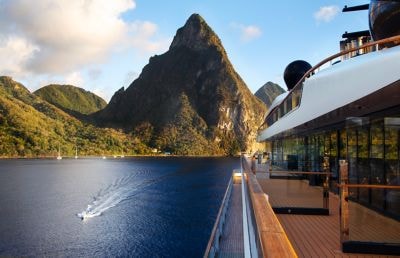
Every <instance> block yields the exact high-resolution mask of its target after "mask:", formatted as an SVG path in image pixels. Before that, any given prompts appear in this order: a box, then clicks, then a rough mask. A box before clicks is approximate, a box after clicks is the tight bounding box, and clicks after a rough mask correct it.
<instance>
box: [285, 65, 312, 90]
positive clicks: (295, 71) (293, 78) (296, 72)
mask: <svg viewBox="0 0 400 258" xmlns="http://www.w3.org/2000/svg"><path fill="white" fill-rule="evenodd" d="M310 69H311V65H310V64H309V63H307V62H306V61H303V60H296V61H293V62H291V63H290V64H289V65H288V66H286V69H285V72H284V74H283V79H284V80H285V83H286V86H287V88H288V90H291V89H293V87H294V86H295V85H296V84H297V82H298V81H299V80H300V79H301V78H302V77H303V76H304V74H306V72H307V71H308V70H310Z"/></svg>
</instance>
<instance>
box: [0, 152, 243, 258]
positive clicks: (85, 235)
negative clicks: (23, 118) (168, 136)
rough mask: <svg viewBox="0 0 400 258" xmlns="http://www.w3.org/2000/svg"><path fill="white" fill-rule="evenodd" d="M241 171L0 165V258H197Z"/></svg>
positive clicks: (135, 162)
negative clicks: (231, 179)
mask: <svg viewBox="0 0 400 258" xmlns="http://www.w3.org/2000/svg"><path fill="white" fill-rule="evenodd" d="M238 167H239V159H233V158H125V159H107V160H101V159H78V160H73V159H71V160H68V159H63V160H61V161H57V160H0V256H51V257H54V256H69V257H77V256H84V257H98V256H113V257H115V256H134V257H201V256H202V255H203V252H204V250H205V247H206V245H207V242H208V238H209V235H210V233H211V229H212V226H213V224H214V220H215V218H216V215H217V213H218V208H219V205H220V202H221V200H222V198H223V195H224V192H225V189H226V186H227V183H228V181H229V177H230V175H231V172H232V170H233V169H234V168H238ZM83 215H84V216H85V217H86V218H85V219H84V220H81V218H80V217H82V216H83Z"/></svg>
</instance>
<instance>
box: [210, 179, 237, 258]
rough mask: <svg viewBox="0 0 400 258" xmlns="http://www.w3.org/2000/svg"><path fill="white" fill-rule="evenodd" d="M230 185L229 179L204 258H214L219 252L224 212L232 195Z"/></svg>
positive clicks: (231, 180) (231, 182)
mask: <svg viewBox="0 0 400 258" xmlns="http://www.w3.org/2000/svg"><path fill="white" fill-rule="evenodd" d="M232 185H233V179H232V177H231V179H230V180H229V183H228V187H227V188H226V191H225V195H224V198H223V199H222V203H221V206H220V208H219V211H218V215H217V219H216V220H215V223H214V227H213V229H212V231H211V236H210V239H209V241H208V244H207V248H206V251H205V253H204V256H203V257H204V258H214V257H215V256H216V255H217V253H218V251H219V241H220V238H221V235H222V230H223V227H224V224H225V219H226V212H227V209H228V204H229V200H230V198H231V193H232Z"/></svg>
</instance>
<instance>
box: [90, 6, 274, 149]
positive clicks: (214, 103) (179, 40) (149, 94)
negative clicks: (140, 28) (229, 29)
mask: <svg viewBox="0 0 400 258" xmlns="http://www.w3.org/2000/svg"><path fill="white" fill-rule="evenodd" d="M265 111H266V108H265V105H263V103H262V102H261V101H260V100H259V99H257V98H256V97H255V96H254V95H253V94H252V93H251V92H250V90H249V89H248V88H247V86H246V84H245V83H244V82H243V80H242V79H241V78H240V76H239V75H238V74H237V73H236V72H235V70H234V68H233V66H232V64H231V63H230V61H229V59H228V56H227V54H226V52H225V50H224V48H223V46H222V43H221V41H220V39H219V38H218V36H217V35H216V34H215V33H214V32H213V30H212V29H211V28H210V27H209V26H208V25H207V23H206V22H205V21H204V19H203V18H202V17H201V16H200V15H198V14H193V15H191V16H190V18H189V19H188V20H187V22H186V24H185V25H184V26H183V27H182V28H180V29H178V31H177V33H176V35H175V37H174V39H173V41H172V43H171V45H170V47H169V50H168V51H167V52H166V53H164V54H162V55H156V56H153V57H151V58H150V60H149V63H148V64H147V65H146V66H145V67H144V68H143V70H142V73H141V74H140V76H139V78H138V79H136V80H135V81H133V82H132V83H131V85H130V86H129V87H128V88H127V89H124V88H121V89H120V90H119V91H117V92H116V93H115V94H114V96H113V97H112V98H111V100H110V103H109V104H108V105H107V107H106V108H104V109H103V110H101V111H98V112H97V113H95V114H93V116H92V118H94V119H95V120H96V121H97V123H99V124H100V125H102V126H112V127H118V128H124V129H125V130H127V131H132V132H133V134H134V135H138V136H139V137H140V138H141V139H142V140H143V141H144V142H147V143H148V144H149V145H150V146H153V147H156V148H159V149H161V150H165V151H170V152H173V153H175V154H233V153H237V152H238V151H240V150H251V149H253V150H254V148H255V145H254V144H255V137H256V130H257V128H258V126H259V125H260V124H261V123H262V120H263V118H264V114H265ZM138 128H140V129H138Z"/></svg>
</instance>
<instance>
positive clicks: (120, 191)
mask: <svg viewBox="0 0 400 258" xmlns="http://www.w3.org/2000/svg"><path fill="white" fill-rule="evenodd" d="M169 176H171V175H164V176H161V177H158V178H155V179H148V180H145V181H141V182H139V183H137V182H135V181H136V180H135V179H136V177H134V176H127V177H123V178H120V179H118V180H117V181H115V182H114V183H113V184H110V185H109V186H108V187H106V188H104V189H101V190H100V191H99V192H98V193H97V194H96V196H94V197H93V202H92V203H90V204H89V205H88V206H87V208H86V210H84V211H82V212H81V213H78V214H76V215H77V216H78V217H79V218H80V219H81V220H87V219H90V218H93V217H97V216H101V215H102V214H103V212H105V211H106V210H108V209H110V208H112V207H115V206H116V205H118V204H119V203H121V202H123V201H125V200H129V199H130V198H132V197H133V196H135V195H136V194H138V193H141V192H143V190H144V189H145V188H147V187H149V186H151V185H153V184H156V183H158V182H160V181H162V180H164V179H165V178H166V177H169Z"/></svg>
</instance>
